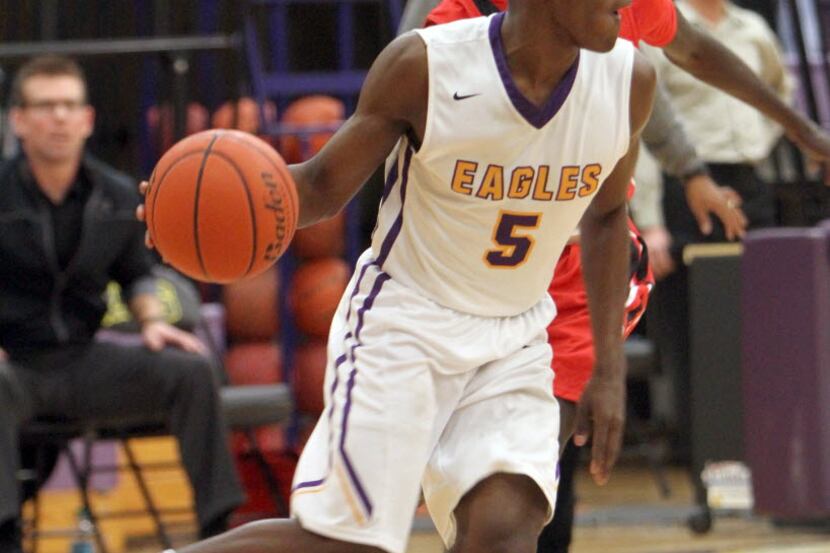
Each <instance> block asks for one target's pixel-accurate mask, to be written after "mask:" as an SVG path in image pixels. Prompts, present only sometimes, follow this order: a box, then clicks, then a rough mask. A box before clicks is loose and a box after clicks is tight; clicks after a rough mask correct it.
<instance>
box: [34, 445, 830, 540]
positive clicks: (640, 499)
mask: <svg viewBox="0 0 830 553" xmlns="http://www.w3.org/2000/svg"><path fill="white" fill-rule="evenodd" d="M135 443H136V444H137V445H138V447H137V448H136V449H137V450H138V452H139V457H140V458H144V459H150V458H152V459H153V460H159V459H175V456H176V451H175V445H174V443H173V442H172V440H170V439H168V438H160V439H148V440H141V441H136V442H135ZM150 478H151V490H152V491H153V492H154V496H155V497H157V498H159V499H160V500H161V503H162V504H163V505H164V506H167V507H181V506H186V505H188V504H189V501H190V492H189V490H188V487H187V484H186V482H185V480H184V475H183V474H182V473H181V471H180V470H174V471H168V472H163V473H155V474H152V475H151V476H150ZM668 480H669V483H670V486H671V489H672V495H671V497H669V498H668V499H661V498H660V496H659V494H658V491H657V487H656V485H655V484H654V480H653V479H652V475H651V473H649V472H648V471H647V470H646V469H644V468H642V467H639V466H623V467H619V468H618V469H617V470H616V471H615V473H614V475H613V477H612V480H611V482H610V483H609V484H608V485H607V486H606V487H604V488H599V487H597V486H595V485H594V484H593V483H592V482H591V481H590V479H589V478H588V476H587V474H586V472H585V471H584V470H583V471H580V474H579V477H578V483H577V494H578V496H579V503H578V512H577V527H576V530H575V539H574V545H573V547H572V548H571V551H572V552H573V553H830V524H829V525H828V526H827V528H826V529H825V530H824V532H821V531H805V530H796V529H781V528H777V527H774V526H773V525H772V524H770V523H768V522H767V521H765V520H762V519H758V518H735V517H719V518H717V517H716V519H715V524H714V527H713V529H712V531H711V532H710V533H708V534H706V535H704V536H695V535H693V534H692V533H691V532H690V531H689V530H688V529H687V527H686V526H685V518H686V515H687V514H688V512H689V511H690V506H691V488H690V485H689V479H688V476H687V475H686V473H685V472H684V471H682V470H679V469H670V470H669V474H668ZM93 501H94V502H95V503H94V504H95V505H97V506H98V507H97V508H98V509H99V510H101V511H107V510H116V509H125V508H137V507H139V505H140V500H139V498H138V496H137V492H136V488H135V485H134V483H133V482H132V481H131V479H130V478H129V477H128V476H126V475H125V476H122V478H121V479H120V480H119V484H118V486H117V487H116V488H115V489H113V490H110V491H108V492H105V493H94V494H93ZM78 505H79V500H78V496H77V493H75V492H74V491H52V492H47V493H45V494H44V495H43V496H42V503H41V509H42V514H41V517H42V518H41V520H42V524H41V528H42V529H50V528H52V529H54V528H61V527H62V528H66V527H67V526H71V524H72V520H73V518H74V513H75V512H76V510H77V507H78ZM170 520H171V522H172V523H173V524H172V526H171V530H172V533H173V536H174V540H175V542H176V545H183V544H186V543H188V542H190V541H191V540H192V539H193V536H194V531H195V528H194V525H193V517H192V516H191V515H184V516H177V517H173V518H172V519H170ZM104 531H105V534H106V537H107V543H108V544H109V547H110V548H111V550H112V553H151V552H152V553H157V552H158V551H160V549H161V548H160V547H159V545H158V544H157V542H155V540H154V539H153V537H152V529H151V526H150V524H149V522H148V521H147V520H144V519H141V518H138V519H123V520H117V521H107V522H105V523H104ZM68 550H69V544H68V540H66V539H55V538H52V539H48V540H44V541H42V542H41V546H40V548H39V553H65V552H66V551H68ZM442 551H443V548H442V546H441V542H440V540H439V539H438V537H437V536H436V535H435V533H434V531H432V530H431V525H430V523H429V521H428V520H426V519H423V518H420V519H419V520H417V521H416V524H415V531H414V532H413V535H412V539H411V541H410V546H409V549H408V552H407V553H441V552H442Z"/></svg>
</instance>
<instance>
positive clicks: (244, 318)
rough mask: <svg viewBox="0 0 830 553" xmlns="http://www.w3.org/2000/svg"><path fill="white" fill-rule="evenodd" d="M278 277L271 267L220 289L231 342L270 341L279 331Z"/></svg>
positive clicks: (275, 270)
mask: <svg viewBox="0 0 830 553" xmlns="http://www.w3.org/2000/svg"><path fill="white" fill-rule="evenodd" d="M278 301H279V275H278V274H277V268H276V267H271V268H269V269H267V270H266V271H263V272H262V273H260V274H258V275H256V276H254V277H250V278H245V279H242V280H239V281H237V282H234V283H232V284H228V285H227V286H225V287H224V288H223V290H222V304H223V305H224V306H225V327H226V328H227V331H228V337H229V338H230V339H231V340H232V341H234V342H255V341H260V340H272V339H273V338H274V336H275V335H276V334H277V332H279V329H280V320H279V309H278V307H279V306H278Z"/></svg>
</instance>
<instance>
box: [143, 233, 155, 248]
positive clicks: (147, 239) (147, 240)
mask: <svg viewBox="0 0 830 553" xmlns="http://www.w3.org/2000/svg"><path fill="white" fill-rule="evenodd" d="M144 245H145V246H147V247H148V248H150V249H151V250H152V249H153V248H155V246H154V245H153V239H152V238H150V231H144Z"/></svg>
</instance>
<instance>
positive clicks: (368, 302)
mask: <svg viewBox="0 0 830 553" xmlns="http://www.w3.org/2000/svg"><path fill="white" fill-rule="evenodd" d="M390 278H391V277H390V276H389V275H387V274H386V273H383V272H381V273H380V274H379V275H378V277H377V279H375V283H374V284H373V285H372V290H371V291H370V292H369V295H368V296H367V297H366V299H365V300H363V305H362V306H360V309H358V310H357V328H356V329H355V341H356V342H357V343H356V344H355V345H353V346H352V349H351V362H352V372H351V374H349V382H348V384H347V385H346V406H345V407H344V409H343V428H342V430H341V432H340V455H341V456H342V457H343V464H344V465H346V471H347V472H348V473H349V478H350V479H351V481H352V485H353V486H354V488H355V490H357V494H358V496H360V500H361V501H362V502H363V506H364V508H365V509H366V512H367V513H368V514H369V516H371V515H372V502H371V500H370V499H369V496H368V495H367V494H366V490H365V489H364V487H363V484H361V482H360V478H359V477H358V475H357V471H355V469H354V466H353V465H352V462H351V459H349V455H348V453H346V432H347V430H348V427H349V413H350V412H351V409H352V390H353V389H354V385H355V379H356V377H357V364H356V363H355V350H356V349H357V347H358V346H360V345H361V344H360V330H361V329H362V328H363V316H364V314H365V313H366V312H367V311H369V310H370V309H371V308H372V306H373V305H374V303H375V299H376V298H377V297H378V294H380V289H381V288H382V287H383V283H384V282H386V281H387V280H389V279H390Z"/></svg>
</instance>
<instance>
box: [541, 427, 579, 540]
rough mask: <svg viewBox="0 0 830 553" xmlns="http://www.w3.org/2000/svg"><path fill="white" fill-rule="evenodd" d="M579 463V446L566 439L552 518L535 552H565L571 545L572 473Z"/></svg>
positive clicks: (574, 472) (574, 502) (573, 504)
mask: <svg viewBox="0 0 830 553" xmlns="http://www.w3.org/2000/svg"><path fill="white" fill-rule="evenodd" d="M578 465H579V448H578V447H576V446H575V445H574V441H573V439H570V440H568V443H567V445H565V450H564V451H563V452H562V457H561V458H560V459H559V489H558V490H557V492H556V510H555V511H554V515H553V520H552V521H550V524H548V525H547V526H545V528H544V529H543V530H542V534H541V535H540V536H539V542H538V544H537V546H536V551H537V553H567V552H568V548H569V547H570V545H571V536H572V534H573V525H574V509H575V507H576V496H575V494H574V475H575V474H576V467H577V466H578Z"/></svg>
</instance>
